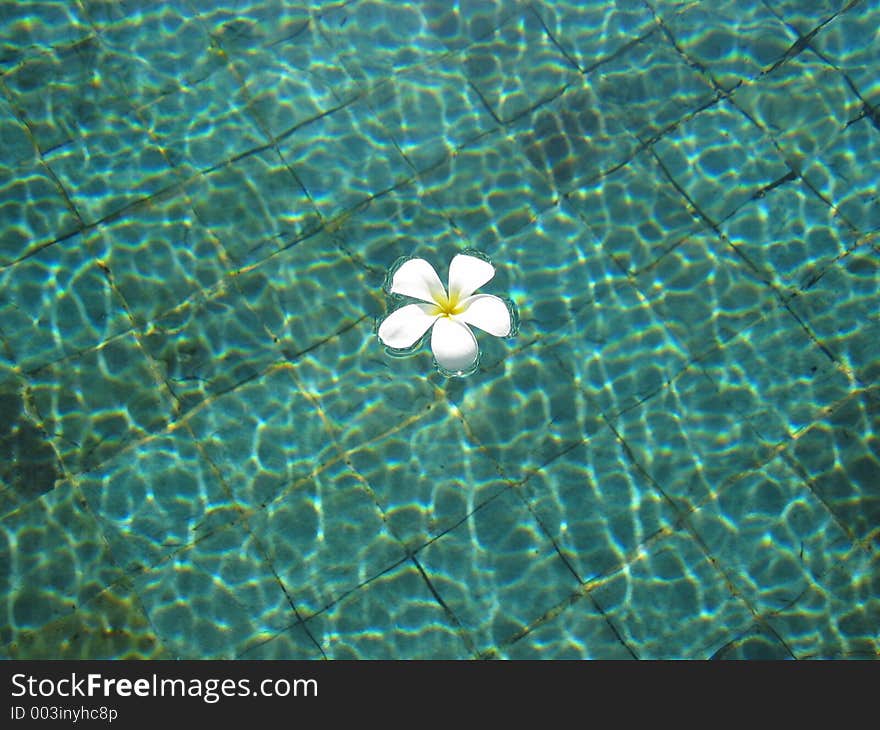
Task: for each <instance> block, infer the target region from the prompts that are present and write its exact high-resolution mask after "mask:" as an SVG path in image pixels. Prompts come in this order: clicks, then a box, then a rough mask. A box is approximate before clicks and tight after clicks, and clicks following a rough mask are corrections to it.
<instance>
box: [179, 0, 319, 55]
mask: <svg viewBox="0 0 880 730" xmlns="http://www.w3.org/2000/svg"><path fill="white" fill-rule="evenodd" d="M328 5H332V2H328V0H320V1H318V2H312V3H308V5H305V6H304V5H302V4H299V3H297V4H294V5H292V4H291V3H288V2H285V0H260V1H259V2H245V3H235V4H234V5H232V6H231V5H230V3H228V2H223V0H200V2H199V3H198V5H197V6H196V9H197V10H198V15H197V17H198V20H199V22H200V23H201V24H202V25H203V26H204V29H205V32H206V33H207V34H208V36H209V37H210V38H211V40H212V41H213V42H214V43H215V44H216V45H218V46H220V47H221V48H223V50H224V51H225V52H226V53H227V54H228V55H230V56H231V57H233V58H235V57H238V56H241V55H244V56H246V55H248V53H249V52H250V51H252V50H255V49H257V48H260V47H265V46H271V45H274V44H277V43H279V42H283V41H284V40H285V39H289V38H290V37H291V36H295V35H296V34H297V33H298V32H299V31H300V30H301V29H302V27H303V26H304V25H307V24H308V21H309V11H310V10H312V11H313V12H315V14H320V13H321V12H323V6H328Z"/></svg>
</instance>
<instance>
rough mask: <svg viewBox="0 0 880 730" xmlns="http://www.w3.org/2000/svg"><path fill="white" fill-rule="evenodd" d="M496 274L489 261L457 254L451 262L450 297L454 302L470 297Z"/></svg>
mask: <svg viewBox="0 0 880 730" xmlns="http://www.w3.org/2000/svg"><path fill="white" fill-rule="evenodd" d="M493 276H495V267H494V266H492V264H490V263H489V262H488V261H483V259H478V258H477V257H476V256H468V254H466V253H460V254H456V255H455V256H454V257H453V258H452V261H451V262H450V263H449V299H450V300H452V301H453V302H457V301H461V300H462V299H464V298H465V297H469V296H470V295H471V294H473V293H474V292H475V291H476V290H477V289H479V288H480V287H481V286H483V284H485V283H486V282H487V281H491V280H492V277H493Z"/></svg>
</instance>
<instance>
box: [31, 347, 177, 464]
mask: <svg viewBox="0 0 880 730" xmlns="http://www.w3.org/2000/svg"><path fill="white" fill-rule="evenodd" d="M31 397H32V398H33V403H34V408H35V410H36V412H37V414H38V415H39V418H40V419H41V421H42V422H43V423H44V425H45V428H46V430H47V432H48V433H49V435H50V437H51V439H52V441H53V442H54V444H55V448H56V449H57V451H58V454H59V456H60V458H61V460H62V462H63V463H64V466H65V468H66V469H67V470H68V472H70V473H72V474H76V473H78V472H80V471H83V470H88V469H92V468H94V467H95V466H97V465H99V464H101V463H102V462H103V461H105V460H106V459H108V458H111V457H112V456H114V455H115V454H116V453H117V452H118V451H119V450H120V449H121V448H122V447H124V446H125V445H127V444H128V443H130V442H132V441H135V440H139V439H142V438H144V437H146V436H148V435H150V434H153V433H156V432H157V431H159V430H161V429H162V428H164V427H165V426H166V425H167V424H168V422H169V421H170V420H171V418H172V417H173V399H172V397H171V394H170V393H169V392H168V391H167V390H166V389H165V388H164V387H162V386H161V385H160V384H159V383H157V382H156V374H155V371H154V369H153V368H152V366H151V364H150V362H149V359H148V358H147V357H146V356H145V354H144V352H143V350H141V349H140V347H139V346H138V344H137V342H136V341H135V339H134V337H133V336H132V335H131V334H126V335H124V336H121V337H119V338H116V339H113V340H111V341H109V342H108V343H106V344H105V345H102V346H101V347H100V348H98V349H94V350H87V351H84V352H82V353H81V354H78V355H74V356H71V357H70V358H68V359H66V360H63V361H60V362H58V363H53V364H51V365H48V366H46V367H44V368H41V369H40V370H39V371H37V372H35V373H34V374H33V375H32V376H31Z"/></svg>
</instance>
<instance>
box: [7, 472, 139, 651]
mask: <svg viewBox="0 0 880 730" xmlns="http://www.w3.org/2000/svg"><path fill="white" fill-rule="evenodd" d="M0 541H2V542H0V565H2V566H3V568H2V569H0V582H2V583H0V585H2V588H3V595H4V596H6V597H7V600H5V601H3V607H2V613H0V643H2V644H3V645H4V646H5V645H7V644H8V643H9V642H10V641H13V640H14V639H15V638H16V635H17V634H18V633H19V632H23V631H28V630H39V629H40V628H42V627H43V626H45V625H46V624H49V623H51V622H52V621H55V620H57V619H60V618H64V617H65V616H68V615H70V613H71V612H72V611H73V610H75V609H76V608H77V607H78V606H81V605H83V604H85V603H86V602H88V601H89V600H90V599H91V598H93V597H94V596H96V595H97V594H98V593H100V592H101V591H102V590H103V589H104V588H105V587H106V586H108V585H109V584H110V583H112V582H113V581H115V580H118V579H120V578H121V577H122V572H121V571H120V569H119V567H118V566H117V565H116V564H115V563H114V561H113V558H112V555H111V553H110V551H109V549H108V546H107V544H106V543H105V542H104V539H103V535H102V532H101V530H100V528H99V525H98V522H97V520H96V519H95V516H94V514H93V513H92V512H91V511H90V510H89V509H88V507H87V505H86V504H85V503H84V500H83V497H82V494H81V493H80V492H79V490H78V489H76V488H75V487H73V486H72V485H71V484H70V483H69V482H66V483H63V484H59V485H58V487H57V488H56V489H53V490H52V491H50V492H48V493H46V494H44V495H43V496H42V497H40V498H39V499H37V500H35V501H32V502H30V503H29V504H28V505H26V506H24V507H22V508H21V509H20V510H17V511H15V512H13V513H11V514H8V515H6V516H4V517H3V519H2V521H0Z"/></svg>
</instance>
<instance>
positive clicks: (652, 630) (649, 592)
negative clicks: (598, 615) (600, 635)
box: [591, 532, 753, 659]
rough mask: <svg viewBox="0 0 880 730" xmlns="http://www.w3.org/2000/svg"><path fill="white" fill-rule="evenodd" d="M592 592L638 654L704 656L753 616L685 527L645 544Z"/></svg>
mask: <svg viewBox="0 0 880 730" xmlns="http://www.w3.org/2000/svg"><path fill="white" fill-rule="evenodd" d="M591 595H592V597H593V598H594V600H595V601H596V603H597V604H598V606H599V608H600V610H601V611H602V612H603V614H604V615H605V616H606V618H607V619H608V620H609V621H610V622H611V623H612V624H613V625H614V626H615V628H616V630H617V632H618V634H619V635H620V637H621V639H622V640H623V641H624V642H626V644H627V646H628V647H630V649H631V650H632V651H633V652H634V653H635V655H636V656H637V657H638V658H640V659H706V658H708V657H709V656H711V655H712V654H714V653H715V652H716V651H717V650H718V649H719V648H720V647H721V646H723V645H724V644H725V643H727V642H728V641H729V640H730V638H731V635H734V636H735V635H737V633H739V632H741V631H742V630H743V629H745V627H747V626H748V625H749V624H751V622H752V619H753V616H752V614H751V613H750V612H749V610H748V608H747V607H746V606H745V604H744V603H743V602H742V600H741V599H740V598H738V597H737V596H735V595H733V594H732V593H731V592H730V589H729V586H728V584H727V583H725V581H724V579H723V578H722V576H721V574H720V573H719V572H718V571H717V569H716V568H715V566H714V565H713V564H712V563H711V562H710V561H709V560H708V559H707V558H706V556H705V555H704V554H703V553H702V552H701V550H700V549H699V547H698V546H697V543H696V542H695V541H694V540H693V538H692V537H691V536H690V535H688V534H687V533H684V532H677V533H673V534H671V535H668V536H665V537H663V538H662V539H659V540H656V541H654V542H652V543H651V544H650V545H648V546H646V547H645V549H644V551H643V552H642V554H641V555H640V556H639V557H638V559H636V560H635V561H634V562H633V563H631V564H630V565H627V566H626V567H625V568H623V569H622V570H620V571H619V572H618V573H615V574H614V575H613V576H610V577H609V578H606V579H603V580H602V581H601V582H600V584H599V585H597V587H595V588H594V589H593V590H592V592H591ZM738 630H739V631H738Z"/></svg>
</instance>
